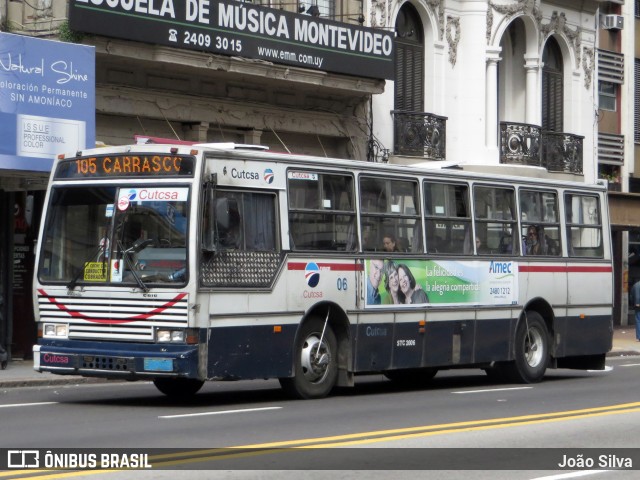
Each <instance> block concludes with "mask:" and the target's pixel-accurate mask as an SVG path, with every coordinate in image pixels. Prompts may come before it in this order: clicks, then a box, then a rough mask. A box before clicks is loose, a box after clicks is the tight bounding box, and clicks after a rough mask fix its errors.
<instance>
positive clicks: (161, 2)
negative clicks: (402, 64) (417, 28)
mask: <svg viewBox="0 0 640 480" xmlns="http://www.w3.org/2000/svg"><path fill="white" fill-rule="evenodd" d="M69 24H70V27H71V29H73V30H76V31H80V32H88V33H95V34H99V35H104V36H107V37H117V38H123V39H126V40H136V41H140V42H146V43H153V44H159V45H168V46H172V47H178V48H186V49H190V50H199V51H205V52H213V53H221V54H225V55H233V56H239V57H246V58H255V59H260V60H265V61H268V62H273V63H278V64H286V65H293V66H296V67H302V68H310V69H315V70H321V71H327V72H335V73H344V74H348V75H358V76H362V77H370V78H381V79H382V78H384V79H392V78H393V74H394V66H393V33H392V32H389V31H385V30H381V29H373V28H367V27H360V26H355V25H349V24H346V23H341V22H335V21H331V20H327V19H323V18H319V17H312V16H309V15H300V14H295V13H291V12H286V11H283V10H277V9H273V8H265V7H260V6H257V5H253V4H251V3H246V2H238V1H220V0H146V1H144V2H142V1H134V0H71V2H70V9H69Z"/></svg>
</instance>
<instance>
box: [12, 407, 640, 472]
mask: <svg viewBox="0 0 640 480" xmlns="http://www.w3.org/2000/svg"><path fill="white" fill-rule="evenodd" d="M634 412H640V402H633V403H625V404H620V405H610V406H606V407H597V408H586V409H580V410H567V411H562V412H552V413H541V414H532V415H521V416H516V417H504V418H493V419H487V420H470V421H465V422H454V423H443V424H436V425H424V426H419V427H407V428H396V429H388V430H374V431H370V432H361V433H351V434H346V435H334V436H328V437H318V438H307V439H298V440H287V441H279V442H269V443H258V444H251V445H241V446H232V447H226V448H210V449H199V450H189V451H185V452H174V453H167V454H161V455H153V456H150V457H149V461H150V462H151V463H152V465H153V466H154V467H169V466H177V465H184V464H189V463H202V462H208V461H215V460H229V459H236V458H244V457H252V456H257V455H266V454H273V453H282V452H287V451H290V450H291V449H313V448H335V447H348V446H355V445H367V444H372V443H379V442H389V441H396V440H406V439H412V438H420V437H430V436H435V435H445V434H450V433H462V432H471V431H482V430H492V429H498V428H510V427H519V426H525V425H536V424H544V423H551V422H563V421H569V420H579V419H585V418H595V417H602V416H607V415H619V414H624V413H634ZM234 450H235V451H234ZM243 450H251V451H243ZM232 451H233V452H232ZM116 471H125V470H86V471H71V472H60V471H51V470H42V469H40V470H14V471H7V472H0V477H12V476H16V477H19V478H25V479H26V478H28V479H30V480H52V479H57V478H69V477H76V476H80V475H95V474H100V473H109V472H116ZM45 472H49V473H48V474H47V473H45ZM30 474H43V475H35V476H23V475H30Z"/></svg>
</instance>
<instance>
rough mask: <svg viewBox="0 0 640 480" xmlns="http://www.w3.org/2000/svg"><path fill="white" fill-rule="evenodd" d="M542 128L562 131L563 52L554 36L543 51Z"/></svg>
mask: <svg viewBox="0 0 640 480" xmlns="http://www.w3.org/2000/svg"><path fill="white" fill-rule="evenodd" d="M542 62H543V64H544V65H543V67H542V130H543V131H552V132H562V117H563V108H562V106H563V94H562V86H563V83H564V82H563V78H562V52H561V51H560V46H559V45H558V42H557V41H556V40H555V39H554V38H553V37H551V38H549V40H547V44H546V45H545V47H544V51H543V52H542Z"/></svg>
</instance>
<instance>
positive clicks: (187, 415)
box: [158, 407, 282, 418]
mask: <svg viewBox="0 0 640 480" xmlns="http://www.w3.org/2000/svg"><path fill="white" fill-rule="evenodd" d="M281 408H282V407H264V408H243V409H240V410H221V411H219V412H201V413H185V414H182V415H159V416H158V418H186V417H203V416H205V415H227V414H229V413H246V412H263V411H266V410H279V409H281Z"/></svg>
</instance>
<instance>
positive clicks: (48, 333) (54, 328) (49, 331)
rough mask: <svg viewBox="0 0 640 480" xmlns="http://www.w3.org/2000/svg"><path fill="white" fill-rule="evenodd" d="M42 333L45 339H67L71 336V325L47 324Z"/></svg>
mask: <svg viewBox="0 0 640 480" xmlns="http://www.w3.org/2000/svg"><path fill="white" fill-rule="evenodd" d="M42 331H43V336H44V338H60V337H65V338H66V337H68V336H69V325H67V324H66V323H45V324H44V328H43V329H42Z"/></svg>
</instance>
